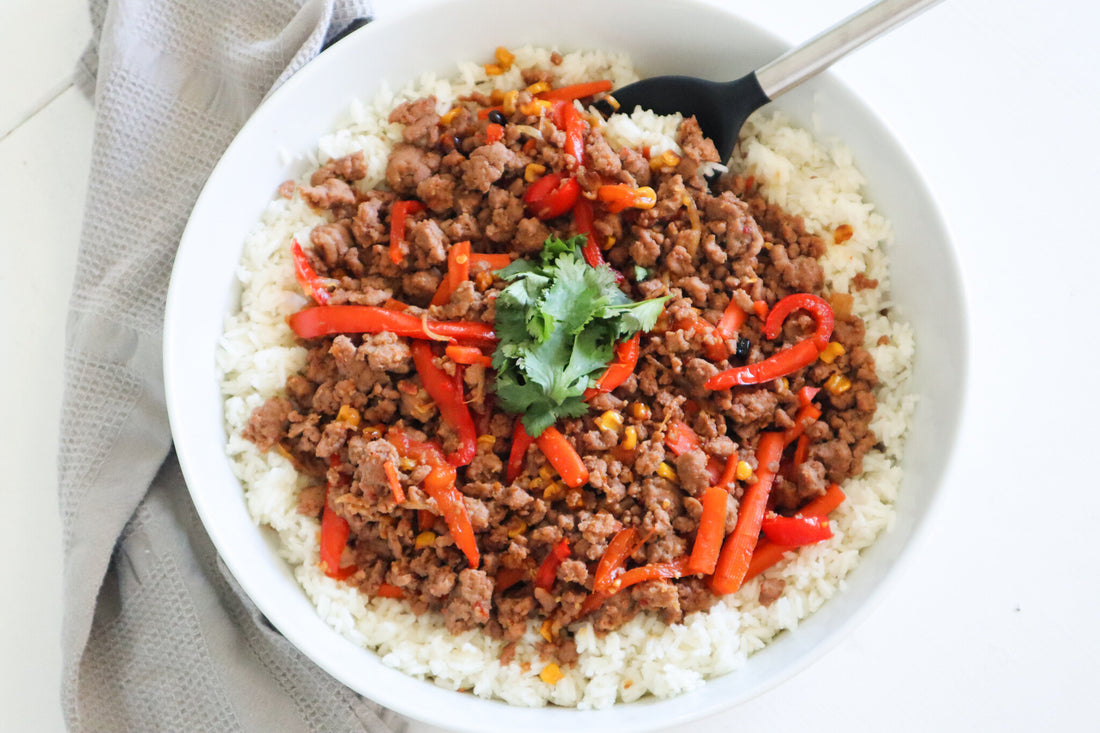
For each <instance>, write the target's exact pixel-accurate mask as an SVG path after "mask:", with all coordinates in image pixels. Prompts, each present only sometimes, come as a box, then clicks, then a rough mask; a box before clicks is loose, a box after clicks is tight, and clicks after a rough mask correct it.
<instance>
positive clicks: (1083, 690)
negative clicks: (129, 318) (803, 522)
mask: <svg viewBox="0 0 1100 733" xmlns="http://www.w3.org/2000/svg"><path fill="white" fill-rule="evenodd" d="M413 4H415V3H402V2H399V0H388V1H387V0H377V2H376V6H377V10H378V13H379V15H383V14H388V13H394V12H400V9H401V8H402V7H408V6H410V5H413ZM723 4H725V5H727V6H729V7H730V8H732V9H734V10H736V11H737V12H739V13H741V14H743V15H744V16H746V17H748V18H750V19H751V20H754V21H756V22H757V23H759V24H760V25H762V26H764V27H766V28H768V29H769V30H771V31H773V32H775V33H776V34H778V35H780V36H782V37H784V38H786V39H788V40H789V41H791V42H795V41H799V40H801V39H803V38H805V37H808V36H809V35H812V34H813V33H814V32H816V31H817V30H820V29H821V28H824V27H826V26H827V25H829V24H831V23H832V22H833V21H835V20H837V19H839V18H840V17H842V16H843V15H845V14H847V13H848V12H850V11H852V10H855V9H856V8H858V7H859V6H861V5H862V4H863V2H862V0H830V1H828V2H824V1H822V0H769V1H768V2H764V1H763V0H755V1H754V0H728V1H727V2H725V3H723ZM552 7H553V4H552V3H549V4H547V8H548V12H553V11H552ZM1098 31H1100V6H1098V5H1096V4H1094V3H1090V2H1086V1H1085V0H1076V1H1074V0H1070V1H1069V2H1060V3H1046V2H1039V1H1036V2H1024V1H1023V0H1003V1H1002V2H996V3H995V2H988V1H985V2H983V1H982V0H949V1H948V2H946V3H945V4H943V5H942V6H940V7H938V8H936V9H933V10H932V11H930V12H929V13H927V14H926V15H924V16H922V17H920V18H918V19H917V20H915V21H913V22H912V23H911V24H910V25H908V26H907V27H905V28H902V29H900V30H898V31H896V32H895V33H894V34H893V35H892V36H891V37H889V38H888V39H885V40H880V41H878V42H876V43H875V44H873V45H872V46H870V47H868V48H866V49H864V50H862V51H860V52H859V53H857V54H856V55H855V56H853V57H851V58H849V59H846V60H844V61H842V62H841V63H840V64H838V65H837V67H836V69H835V73H836V74H838V75H839V76H840V77H841V78H842V79H843V80H844V81H846V82H847V83H848V84H849V85H850V86H851V87H852V88H854V89H855V90H857V91H858V92H859V94H860V95H861V96H862V97H863V98H864V99H865V100H866V101H867V102H869V103H870V104H871V106H872V107H874V108H875V109H876V110H877V111H878V113H879V114H880V115H881V116H882V118H884V119H885V120H886V121H887V122H888V124H890V125H891V126H892V127H893V129H894V130H896V132H897V135H898V137H899V138H900V139H901V140H902V141H903V143H904V144H905V145H906V146H907V147H908V149H909V151H910V153H911V155H912V157H913V158H914V160H915V161H916V162H917V165H918V166H919V168H920V169H921V170H922V171H923V172H924V174H925V176H926V177H927V179H928V182H929V183H930V185H931V188H932V190H933V191H935V192H936V194H937V196H938V198H939V201H940V203H941V205H942V207H943V211H944V213H945V215H946V217H947V220H948V222H949V224H950V226H951V228H952V230H953V233H954V236H955V243H956V247H957V249H958V252H959V257H960V261H961V263H962V267H963V271H964V278H965V283H966V288H967V299H968V301H969V314H968V316H969V319H970V324H971V328H972V334H973V341H972V347H973V365H972V372H971V391H970V398H969V400H968V403H967V406H966V408H967V417H966V420H965V424H964V427H963V431H962V437H961V444H960V446H959V449H958V454H957V456H956V459H955V461H954V463H953V466H952V468H951V471H950V472H949V475H948V477H947V482H946V486H945V489H944V490H945V496H944V498H943V500H942V502H941V503H940V506H939V510H938V512H937V514H936V516H935V517H934V521H933V522H932V523H931V526H930V528H929V531H928V532H926V533H925V534H924V535H923V537H922V538H921V539H920V540H919V544H918V546H917V547H916V548H915V549H916V552H914V553H912V554H911V555H910V559H909V561H908V562H907V563H906V564H905V566H904V567H903V568H902V569H901V572H900V577H897V578H896V582H895V583H894V584H893V586H892V588H890V589H889V590H888V591H887V592H886V594H885V596H884V597H883V598H882V599H881V602H880V604H879V605H878V607H877V608H876V609H875V610H874V611H873V612H872V613H871V614H870V615H869V617H868V618H867V619H866V621H865V622H864V623H863V624H862V625H861V626H859V627H858V628H857V629H856V630H855V631H854V632H853V633H852V634H851V635H850V636H849V637H848V638H847V639H845V640H844V641H842V642H841V643H840V644H839V645H838V646H836V647H835V648H834V649H833V650H832V651H830V652H829V653H828V654H826V655H825V656H824V657H823V658H822V659H821V660H819V661H818V662H817V663H816V664H814V665H812V666H811V667H810V668H809V669H807V670H805V671H803V672H801V673H800V674H798V675H796V676H795V677H794V678H792V679H790V680H789V681H787V682H786V683H784V684H782V685H781V686H779V687H778V688H776V689H774V690H772V691H771V692H768V693H766V694H764V695H762V696H761V697H759V698H757V699H755V700H753V701H750V702H748V703H746V704H744V705H742V706H740V707H738V708H735V709H733V710H730V711H728V712H727V713H725V714H723V715H721V716H716V717H713V718H709V719H707V720H704V721H701V722H700V723H698V724H695V725H692V726H690V727H685V728H684V730H685V731H687V730H690V731H692V733H717V732H718V731H726V730H728V729H731V728H734V727H736V728H738V729H744V730H774V731H785V730H814V731H822V732H825V731H841V730H843V731H851V730H897V731H925V730H952V731H955V730H997V731H1010V730H1011V731H1032V730H1038V729H1053V730H1096V722H1095V717H1094V713H1093V709H1094V707H1095V685H1096V683H1097V681H1100V661H1098V660H1100V623H1098V622H1097V618H1096V617H1097V612H1098V611H1100V584H1098V582H1097V571H1096V569H1095V566H1094V565H1093V564H1092V563H1093V562H1095V561H1096V560H1097V559H1100V551H1098V550H1097V539H1098V533H1097V532H1096V531H1095V528H1096V527H1097V525H1098V523H1100V479H1098V478H1097V473H1096V465H1097V459H1096V452H1097V450H1098V441H1097V438H1100V429H1098V427H1097V426H1098V417H1097V416H1098V415H1100V397H1098V396H1097V395H1098V394H1100V390H1098V389H1097V387H1096V385H1095V376H1096V372H1097V363H1098V359H1097V357H1098V356H1100V349H1098V347H1097V346H1096V344H1097V334H1096V331H1097V326H1096V322H1097V317H1096V312H1095V310H1096V308H1095V304H1096V302H1097V298H1096V294H1097V291H1098V289H1100V288H1098V282H1097V275H1098V274H1100V255H1098V249H1100V241H1098V240H1100V238H1098V236H1097V234H1096V226H1095V223H1094V222H1095V220H1096V219H1095V216H1096V211H1097V210H1098V209H1100V145H1098V144H1097V143H1096V135H1097V132H1098V131H1100V101H1098V100H1100V81H1098V73H1100V72H1098V69H1100V45H1098V44H1097V42H1096V35H1097V33H1098ZM670 32H673V33H674V32H676V30H675V29H670ZM89 34H90V26H89V23H88V20H87V10H86V8H85V6H84V3H83V2H81V1H80V0H39V1H38V2H35V3H26V2H20V1H19V0H0V100H2V102H0V222H2V223H3V225H4V230H5V235H4V240H3V244H2V245H0V247H2V251H3V253H4V265H3V266H2V267H0V291H2V292H3V293H4V294H5V302H6V304H7V307H6V308H4V309H2V311H0V343H2V344H4V358H3V359H0V384H3V385H4V386H5V390H4V392H5V395H4V410H3V413H2V414H3V417H4V419H3V420H2V422H0V424H2V426H3V427H2V428H0V433H2V435H3V440H0V466H2V467H3V480H2V481H0V499H2V502H3V507H4V508H5V510H6V513H7V516H8V517H9V519H8V520H7V521H5V522H4V524H5V526H7V527H8V530H6V531H5V532H3V534H2V539H0V548H2V555H3V556H4V557H6V558H7V560H6V562H4V563H3V565H2V566H0V567H2V569H0V587H3V588H5V592H4V593H3V594H0V730H5V731H7V730H13V731H46V732H49V731H57V730H62V729H63V722H62V719H61V714H60V706H59V704H58V688H59V670H60V652H59V633H60V618H61V591H60V584H59V577H60V569H61V550H60V539H59V538H60V522H59V519H58V508H57V496H56V488H57V487H56V470H55V454H56V448H57V430H58V416H59V411H60V403H61V392H62V353H63V346H62V339H63V329H64V323H65V314H66V307H67V305H66V303H67V297H68V290H69V287H70V283H71V280H72V277H73V273H74V269H75V257H76V251H77V244H78V238H79V231H80V221H81V214H82V209H83V202H84V192H85V186H86V180H87V172H88V167H89V162H90V152H91V142H92V126H93V122H94V111H93V109H92V106H91V104H90V103H89V102H88V101H87V100H86V99H85V98H84V97H83V96H82V95H81V93H80V92H79V91H78V90H77V89H75V88H74V87H73V86H72V79H73V68H74V63H75V60H76V58H77V57H78V56H79V53H80V51H81V50H82V48H83V47H84V44H85V43H86V41H87V39H88V37H89ZM418 729H420V730H423V728H422V727H420V726H418Z"/></svg>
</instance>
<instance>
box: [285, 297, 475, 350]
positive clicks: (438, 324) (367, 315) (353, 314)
mask: <svg viewBox="0 0 1100 733" xmlns="http://www.w3.org/2000/svg"><path fill="white" fill-rule="evenodd" d="M287 323H289V324H290V328H291V330H293V331H294V333H295V334H297V335H298V336H299V337H300V338H304V339H311V338H318V337H320V336H331V335H333V334H337V333H382V332H383V331H389V332H392V333H395V334H397V335H398V336H405V337H407V338H413V339H429V340H440V339H442V340H446V341H469V342H471V343H474V344H476V345H478V346H488V347H490V348H496V334H494V333H493V327H492V326H490V325H489V324H487V323H480V322H475V321H432V320H427V319H424V318H421V317H419V316H415V315H413V314H411V313H406V312H403V311H399V310H395V309H393V308H378V307H375V306H372V305H319V306H317V307H315V308H306V309H305V310H300V311H298V312H297V313H294V314H293V315H291V316H290V317H289V318H287Z"/></svg>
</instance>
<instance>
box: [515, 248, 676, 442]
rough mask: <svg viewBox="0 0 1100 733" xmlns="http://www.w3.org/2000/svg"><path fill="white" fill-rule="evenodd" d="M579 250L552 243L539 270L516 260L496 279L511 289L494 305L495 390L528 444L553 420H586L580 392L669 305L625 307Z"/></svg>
mask: <svg viewBox="0 0 1100 733" xmlns="http://www.w3.org/2000/svg"><path fill="white" fill-rule="evenodd" d="M584 242H585V237H584V235H577V236H574V237H571V238H569V239H567V240H565V241H562V240H561V239H558V238H557V237H555V236H550V237H549V238H548V239H547V240H546V242H545V243H544V244H543V248H542V253H541V255H540V258H539V262H531V261H529V260H517V261H516V262H513V263H512V264H511V265H509V266H508V267H506V268H504V269H503V270H500V271H499V272H498V275H499V276H500V277H501V278H503V279H504V280H506V281H508V282H509V283H510V284H509V285H508V287H506V288H505V289H504V290H503V291H501V293H500V296H499V297H497V300H496V325H495V327H494V328H495V330H496V334H497V338H499V339H500V343H499V344H498V346H497V348H496V351H495V352H493V368H494V369H496V372H497V378H496V384H495V387H494V389H495V391H496V394H497V398H498V399H499V400H500V403H501V406H502V407H503V408H504V409H505V410H508V411H509V412H513V413H518V414H522V415H523V426H524V428H526V430H527V432H528V433H529V434H530V435H532V436H538V435H540V434H541V433H542V431H543V430H545V429H546V428H547V427H549V426H551V425H553V424H554V422H555V421H556V420H557V419H558V418H559V417H578V416H580V415H583V414H584V413H585V411H586V410H587V409H588V405H587V404H586V403H585V402H584V398H583V395H584V391H585V390H586V389H588V388H589V387H591V386H592V384H593V380H594V379H596V378H598V377H599V376H600V375H601V374H603V372H604V370H605V369H606V368H607V365H608V363H609V362H610V361H611V359H612V357H613V355H614V351H615V344H616V343H618V342H619V341H620V340H622V339H624V338H630V337H631V336H633V335H634V334H635V333H637V332H638V331H648V330H650V329H652V328H653V326H654V324H655V323H656V322H657V317H658V316H659V315H660V314H661V311H662V310H663V309H664V306H665V301H666V300H667V299H668V298H667V296H666V297H664V298H653V299H651V300H643V301H640V302H638V303H635V302H634V301H632V300H630V298H628V297H627V296H626V295H625V294H624V293H623V291H621V290H619V287H618V286H617V285H616V284H615V275H614V273H612V272H611V268H609V267H608V266H606V265H603V266H601V267H590V266H589V265H588V264H587V263H586V262H585V261H584V257H583V256H582V254H581V248H582V247H583V246H584Z"/></svg>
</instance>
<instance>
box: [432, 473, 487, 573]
mask: <svg viewBox="0 0 1100 733" xmlns="http://www.w3.org/2000/svg"><path fill="white" fill-rule="evenodd" d="M424 491H426V492H427V494H428V496H430V497H432V498H433V499H435V503H436V504H437V505H438V506H439V511H441V512H442V513H443V521H445V522H446V523H447V529H448V530H450V532H451V538H452V539H454V541H455V547H457V548H458V549H460V550H462V554H463V555H465V556H466V560H467V561H468V562H469V563H470V567H472V568H476V567H477V566H478V564H480V563H481V553H480V552H478V549H477V539H476V538H475V537H474V527H473V525H472V524H471V523H470V515H469V514H468V513H467V512H466V503H465V502H464V501H463V500H462V493H461V492H459V490H458V489H456V488H455V469H454V466H451V465H449V464H446V463H443V464H440V465H437V466H434V467H433V468H432V471H431V473H429V474H428V476H427V478H425V479H424Z"/></svg>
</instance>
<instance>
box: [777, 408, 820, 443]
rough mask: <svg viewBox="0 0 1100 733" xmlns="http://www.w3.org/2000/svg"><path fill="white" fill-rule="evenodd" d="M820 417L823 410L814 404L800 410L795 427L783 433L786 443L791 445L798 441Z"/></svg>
mask: <svg viewBox="0 0 1100 733" xmlns="http://www.w3.org/2000/svg"><path fill="white" fill-rule="evenodd" d="M819 417H821V408H820V407H818V406H817V405H815V404H814V403H812V402H811V403H810V404H808V405H805V406H804V407H800V408H798V412H797V413H795V416H794V425H792V426H791V427H789V428H787V429H786V430H784V431H783V441H784V443H785V444H786V445H789V444H790V443H791V442H792V441H794V440H797V439H798V438H799V437H801V435H802V433H804V432H805V431H806V428H808V427H809V426H810V425H812V424H813V423H814V421H815V420H817V419H818V418H819Z"/></svg>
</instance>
